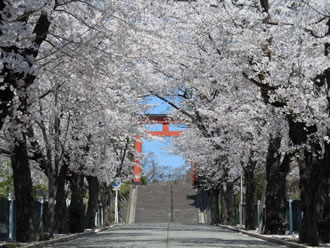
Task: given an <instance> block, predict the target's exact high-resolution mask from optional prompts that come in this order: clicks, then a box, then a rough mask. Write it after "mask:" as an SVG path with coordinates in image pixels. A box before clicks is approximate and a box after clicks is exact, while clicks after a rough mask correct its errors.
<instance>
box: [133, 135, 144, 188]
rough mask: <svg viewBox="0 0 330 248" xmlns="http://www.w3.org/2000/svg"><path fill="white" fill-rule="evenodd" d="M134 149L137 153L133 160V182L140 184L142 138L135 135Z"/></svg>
mask: <svg viewBox="0 0 330 248" xmlns="http://www.w3.org/2000/svg"><path fill="white" fill-rule="evenodd" d="M135 138H136V139H135V150H136V152H137V155H136V157H135V160H134V163H135V164H134V179H133V183H134V184H141V174H142V168H141V152H142V140H141V138H140V136H138V135H137V136H136V137H135Z"/></svg>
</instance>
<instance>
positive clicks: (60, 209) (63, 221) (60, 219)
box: [55, 164, 69, 233]
mask: <svg viewBox="0 0 330 248" xmlns="http://www.w3.org/2000/svg"><path fill="white" fill-rule="evenodd" d="M67 169H68V165H67V164H65V165H63V166H62V167H61V169H60V173H59V176H58V182H57V191H56V204H55V213H56V231H57V232H58V233H68V232H69V223H68V209H67V206H66V194H65V180H66V173H67Z"/></svg>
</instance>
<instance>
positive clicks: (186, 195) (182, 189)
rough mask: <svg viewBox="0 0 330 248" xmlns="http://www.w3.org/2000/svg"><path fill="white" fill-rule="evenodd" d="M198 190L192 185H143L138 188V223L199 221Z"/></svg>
mask: <svg viewBox="0 0 330 248" xmlns="http://www.w3.org/2000/svg"><path fill="white" fill-rule="evenodd" d="M195 198H196V191H195V190H194V189H193V188H192V186H190V185H172V186H171V185H143V186H139V188H138V196H137V203H136V213H135V222H136V223H164V222H171V221H173V222H178V223H198V220H199V218H198V209H197V208H196V207H195V203H196V200H195Z"/></svg>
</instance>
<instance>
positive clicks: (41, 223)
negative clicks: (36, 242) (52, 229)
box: [39, 196, 44, 233]
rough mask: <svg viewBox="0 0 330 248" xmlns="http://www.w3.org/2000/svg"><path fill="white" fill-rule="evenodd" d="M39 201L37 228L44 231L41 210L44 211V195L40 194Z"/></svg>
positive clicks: (41, 231)
mask: <svg viewBox="0 0 330 248" xmlns="http://www.w3.org/2000/svg"><path fill="white" fill-rule="evenodd" d="M40 203H41V207H40V224H39V228H40V230H39V231H40V233H43V232H44V230H43V229H44V227H43V221H42V220H43V211H44V197H43V196H41V197H40Z"/></svg>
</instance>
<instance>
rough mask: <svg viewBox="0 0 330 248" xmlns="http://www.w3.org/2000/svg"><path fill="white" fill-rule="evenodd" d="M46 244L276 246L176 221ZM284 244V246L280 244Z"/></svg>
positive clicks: (93, 247) (60, 247) (61, 247)
mask: <svg viewBox="0 0 330 248" xmlns="http://www.w3.org/2000/svg"><path fill="white" fill-rule="evenodd" d="M49 247H57V248H73V247H79V248H80V247H81V248H110V247H113V248H130V247H134V248H181V247H198V248H211V247H233V248H236V247H258V248H261V247H262V248H264V247H279V245H276V244H272V243H268V242H265V241H263V240H259V239H256V238H252V237H248V236H246V235H242V234H240V233H237V232H232V231H229V230H226V229H222V228H220V227H216V226H208V225H197V224H196V225H194V224H192V225H191V224H190V225H184V224H176V223H170V224H167V223H164V224H134V225H123V226H120V227H116V228H115V229H111V230H108V231H104V232H100V233H97V234H93V235H91V236H87V237H84V238H79V239H76V240H73V241H70V242H66V243H59V244H57V245H52V246H49ZM282 247H284V246H282Z"/></svg>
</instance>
